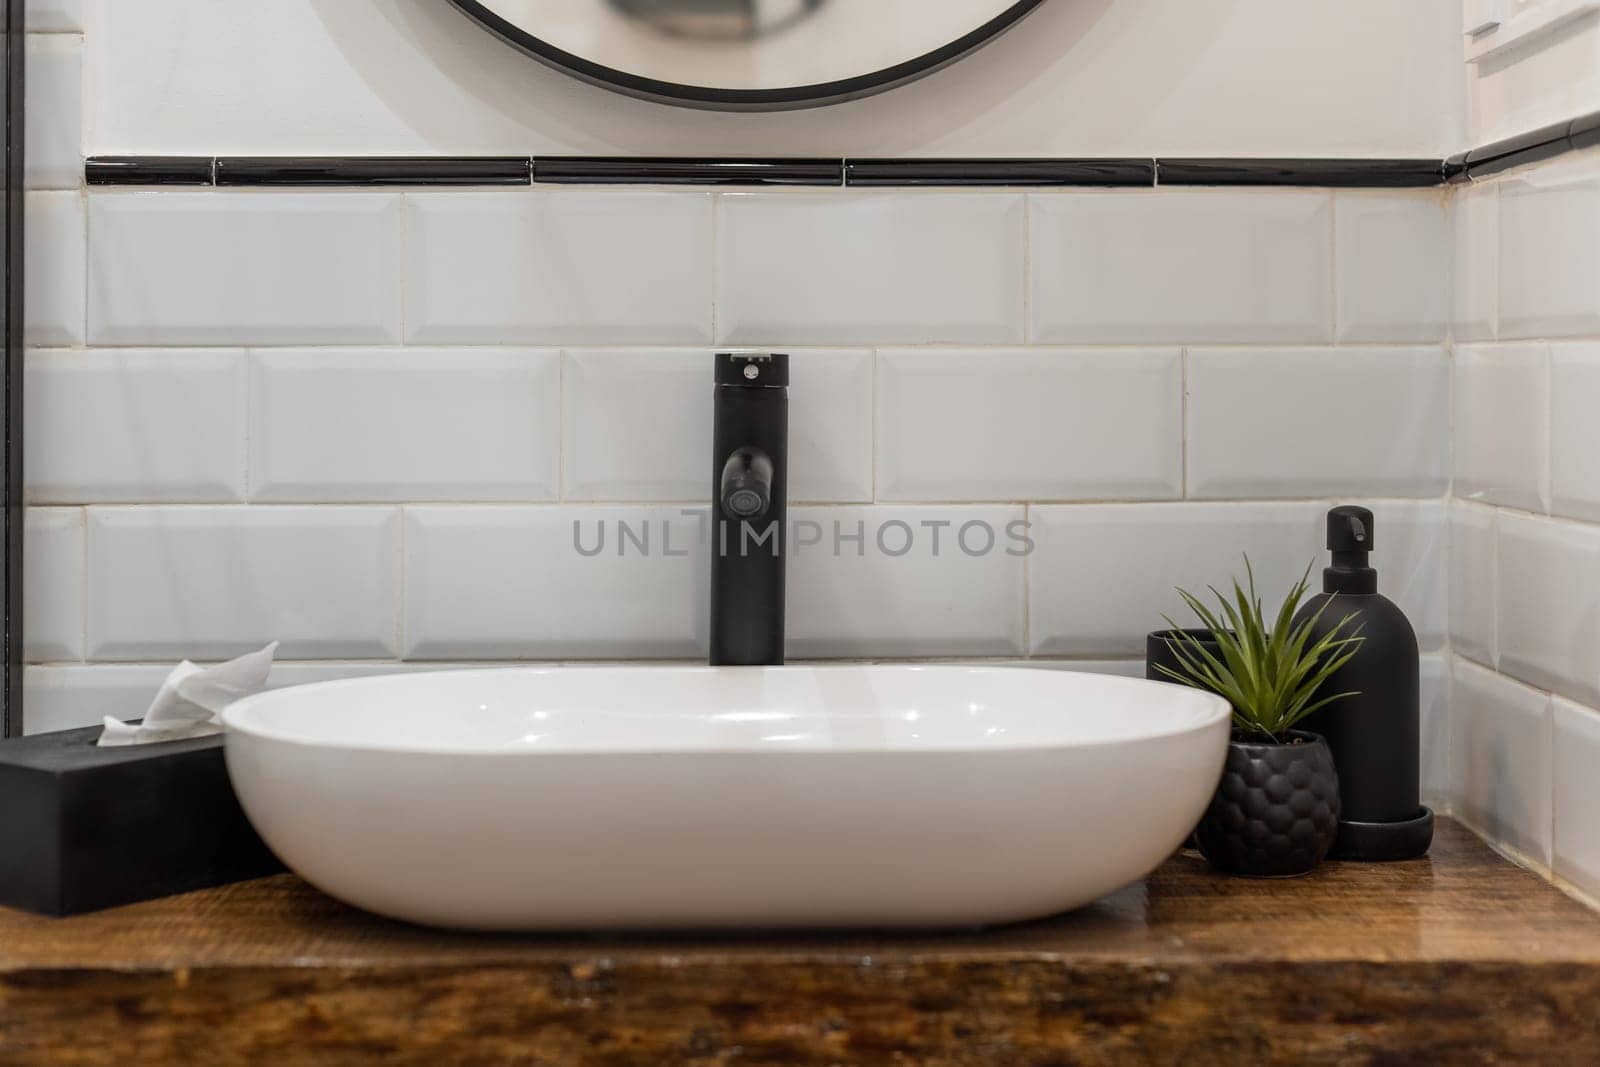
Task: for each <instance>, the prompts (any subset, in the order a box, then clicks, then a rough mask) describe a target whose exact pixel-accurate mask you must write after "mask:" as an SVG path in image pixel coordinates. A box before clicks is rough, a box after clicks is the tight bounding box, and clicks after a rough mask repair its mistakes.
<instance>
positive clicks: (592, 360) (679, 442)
mask: <svg viewBox="0 0 1600 1067" xmlns="http://www.w3.org/2000/svg"><path fill="white" fill-rule="evenodd" d="M566 361H567V362H566V371H565V389H566V411H567V420H566V447H565V454H566V492H567V498H568V499H570V500H607V501H621V500H677V501H696V502H698V501H703V500H709V499H710V496H711V480H712V460H711V429H712V418H711V364H712V353H711V351H710V350H709V349H694V350H681V349H680V350H670V349H668V350H654V351H652V350H645V349H595V350H588V351H575V352H568V353H567V356H566ZM789 379H790V387H789V499H790V501H803V500H827V501H846V500H870V499H871V498H872V358H871V354H870V353H867V352H851V351H826V350H816V349H814V350H801V351H796V352H794V353H792V354H791V356H790V373H789Z"/></svg>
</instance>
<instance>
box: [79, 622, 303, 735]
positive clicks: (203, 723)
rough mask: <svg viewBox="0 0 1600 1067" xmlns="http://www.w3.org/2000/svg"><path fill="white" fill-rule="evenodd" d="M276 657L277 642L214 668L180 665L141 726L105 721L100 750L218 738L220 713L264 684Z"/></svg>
mask: <svg viewBox="0 0 1600 1067" xmlns="http://www.w3.org/2000/svg"><path fill="white" fill-rule="evenodd" d="M277 651H278V642H276V641H274V642H272V644H270V645H268V646H267V647H266V648H263V649H262V650H261V651H259V652H250V653H247V654H246V655H243V656H240V657H239V658H238V659H230V660H229V661H228V662H226V663H219V664H217V665H216V666H215V667H196V666H195V665H194V664H193V663H190V662H189V661H188V660H184V661H183V662H182V663H180V664H178V665H177V667H175V668H173V671H172V673H171V674H169V675H167V680H166V681H165V682H162V683H161V689H160V691H159V692H157V693H156V698H155V699H154V700H153V701H151V702H150V710H149V711H146V712H145V713H144V721H143V722H141V723H139V724H138V725H137V726H135V725H133V724H131V723H126V722H122V721H120V720H118V719H113V718H111V717H110V716H109V715H108V716H106V723H105V727H106V728H105V732H103V733H102V734H101V735H100V741H99V744H100V746H101V747H102V748H109V747H112V746H116V745H148V744H151V743H153V742H156V741H178V740H181V739H183V738H188V737H209V736H211V735H212V734H217V733H221V732H222V720H221V718H220V716H221V714H222V709H223V708H225V707H227V706H228V705H229V704H232V703H233V702H234V701H235V700H238V699H239V698H240V697H245V696H249V695H250V694H251V693H255V692H259V691H260V690H261V688H262V687H263V686H265V685H266V684H267V672H268V671H270V670H271V669H272V657H273V654H274V653H275V652H277Z"/></svg>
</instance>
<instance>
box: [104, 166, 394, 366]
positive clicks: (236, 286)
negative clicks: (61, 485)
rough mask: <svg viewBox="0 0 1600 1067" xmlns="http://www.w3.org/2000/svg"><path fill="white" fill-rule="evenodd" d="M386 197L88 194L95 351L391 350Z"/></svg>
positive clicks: (390, 237)
mask: <svg viewBox="0 0 1600 1067" xmlns="http://www.w3.org/2000/svg"><path fill="white" fill-rule="evenodd" d="M400 221H401V220H400V197H399V196H398V195H396V194H393V193H350V192H339V193H302V192H295V193H284V192H282V191H272V192H242V191H239V190H220V191H208V192H179V191H176V190H165V191H162V192H124V191H118V192H96V193H95V194H93V195H92V196H90V197H89V259H90V269H89V336H90V337H91V338H92V339H93V341H94V342H95V343H97V344H164V345H208V344H209V345H217V344H224V345H236V344H301V345H304V344H363V343H370V344H382V343H385V342H392V341H398V340H399V339H400V244H401V242H400Z"/></svg>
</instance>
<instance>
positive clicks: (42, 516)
mask: <svg viewBox="0 0 1600 1067" xmlns="http://www.w3.org/2000/svg"><path fill="white" fill-rule="evenodd" d="M23 540H24V544H23V551H22V560H23V568H24V574H23V589H22V599H23V626H22V635H23V639H24V642H25V643H24V647H23V650H22V655H23V658H24V659H26V660H29V661H31V662H39V661H41V660H75V659H82V658H83V511H82V509H80V508H29V509H28V510H27V518H26V520H25V521H24V538H23Z"/></svg>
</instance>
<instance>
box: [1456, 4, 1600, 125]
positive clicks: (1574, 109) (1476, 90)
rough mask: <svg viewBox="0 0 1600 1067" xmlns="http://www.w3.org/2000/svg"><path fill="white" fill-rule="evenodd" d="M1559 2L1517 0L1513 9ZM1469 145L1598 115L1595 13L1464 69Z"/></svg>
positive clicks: (1598, 18)
mask: <svg viewBox="0 0 1600 1067" xmlns="http://www.w3.org/2000/svg"><path fill="white" fill-rule="evenodd" d="M1561 2H1562V0H1519V4H1518V5H1517V7H1519V8H1528V7H1534V8H1536V7H1538V6H1539V5H1541V4H1551V5H1555V4H1559V3H1561ZM1466 77H1467V83H1466V84H1467V101H1468V118H1469V121H1468V125H1467V128H1468V131H1469V134H1470V138H1469V139H1470V142H1471V144H1472V145H1481V144H1487V143H1489V142H1491V141H1498V140H1500V139H1502V138H1505V137H1513V136H1515V135H1517V134H1519V133H1525V132H1527V131H1528V130H1533V129H1538V128H1539V127H1541V126H1547V125H1550V124H1551V123H1555V122H1564V121H1566V120H1567V119H1571V118H1576V117H1577V116H1579V115H1585V114H1588V113H1590V112H1592V111H1600V12H1593V13H1591V14H1588V15H1586V16H1584V17H1581V18H1578V19H1576V20H1574V21H1571V22H1568V23H1565V24H1562V25H1560V26H1558V27H1556V28H1555V29H1553V30H1552V31H1550V32H1549V33H1545V34H1541V35H1538V36H1536V37H1533V38H1531V39H1528V40H1526V41H1525V42H1524V43H1522V44H1520V45H1518V46H1516V47H1513V48H1510V49H1509V50H1507V51H1505V52H1503V53H1501V54H1497V55H1495V56H1493V57H1491V58H1489V59H1487V60H1485V61H1484V62H1482V63H1477V64H1473V65H1470V66H1468V67H1467V68H1466Z"/></svg>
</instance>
